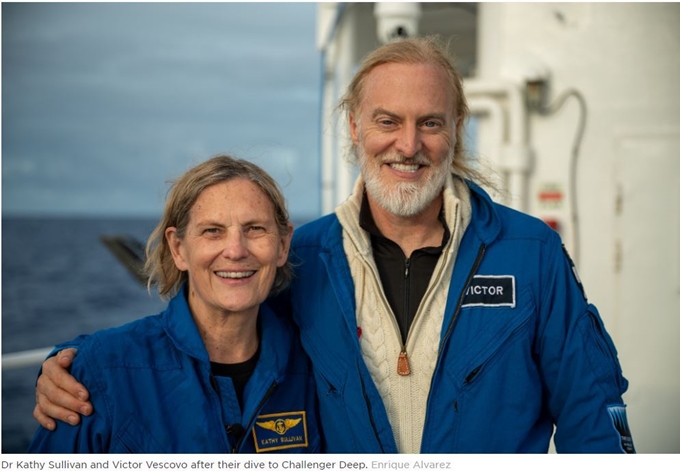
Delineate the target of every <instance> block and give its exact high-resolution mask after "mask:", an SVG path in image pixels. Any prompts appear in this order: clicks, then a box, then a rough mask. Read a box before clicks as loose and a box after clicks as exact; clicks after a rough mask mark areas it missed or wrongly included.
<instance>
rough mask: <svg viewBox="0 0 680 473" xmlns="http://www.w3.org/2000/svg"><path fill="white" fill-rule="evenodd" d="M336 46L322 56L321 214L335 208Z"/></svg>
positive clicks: (331, 45) (333, 42)
mask: <svg viewBox="0 0 680 473" xmlns="http://www.w3.org/2000/svg"><path fill="white" fill-rule="evenodd" d="M335 53H336V45H335V41H331V42H330V44H329V45H328V46H327V48H326V52H325V54H324V79H323V81H324V82H323V111H322V113H323V116H322V118H321V214H322V215H327V214H329V213H331V212H333V208H334V206H335V193H334V190H335V178H334V175H335V169H334V162H335V159H336V158H335V155H334V151H335V133H334V125H333V108H334V106H335V93H334V90H335V89H334V76H335V69H334V68H333V63H334V60H335Z"/></svg>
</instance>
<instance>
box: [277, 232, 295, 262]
mask: <svg viewBox="0 0 680 473" xmlns="http://www.w3.org/2000/svg"><path fill="white" fill-rule="evenodd" d="M291 241H293V224H292V223H290V222H288V233H287V234H285V235H281V253H280V254H279V259H278V260H277V261H276V266H277V267H279V268H280V267H281V266H283V265H285V264H286V261H288V254H289V253H290V243H291Z"/></svg>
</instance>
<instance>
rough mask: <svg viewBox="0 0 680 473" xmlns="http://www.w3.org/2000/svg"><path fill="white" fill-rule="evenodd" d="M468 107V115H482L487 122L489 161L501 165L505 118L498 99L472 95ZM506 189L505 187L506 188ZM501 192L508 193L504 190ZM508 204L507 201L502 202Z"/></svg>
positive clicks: (496, 166) (498, 166)
mask: <svg viewBox="0 0 680 473" xmlns="http://www.w3.org/2000/svg"><path fill="white" fill-rule="evenodd" d="M468 109H469V110H470V115H475V116H479V117H484V118H485V120H486V121H487V122H488V123H489V134H490V137H491V139H490V140H489V141H490V142H491V144H492V148H491V150H490V152H489V161H491V162H492V163H493V165H494V168H500V167H501V157H500V155H501V152H502V151H501V150H502V147H503V143H504V142H505V126H506V123H505V122H506V118H505V113H504V111H503V107H501V104H500V103H499V102H498V100H494V99H491V98H489V97H472V98H470V99H469V100H468ZM506 190H507V189H506ZM502 194H508V193H507V192H504V193H502ZM503 203H504V204H506V205H507V204H508V202H505V201H504V202H503Z"/></svg>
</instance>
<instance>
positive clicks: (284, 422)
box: [256, 417, 302, 435]
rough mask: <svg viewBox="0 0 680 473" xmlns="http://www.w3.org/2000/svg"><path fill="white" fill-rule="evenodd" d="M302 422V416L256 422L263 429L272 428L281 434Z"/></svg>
mask: <svg viewBox="0 0 680 473" xmlns="http://www.w3.org/2000/svg"><path fill="white" fill-rule="evenodd" d="M300 422H302V418H301V417H300V418H297V419H276V420H268V421H266V422H256V424H257V425H259V426H260V427H262V428H263V429H267V430H271V431H272V432H276V433H277V434H279V435H283V434H285V433H286V432H287V431H288V429H290V428H291V427H295V426H296V425H298V424H299V423H300Z"/></svg>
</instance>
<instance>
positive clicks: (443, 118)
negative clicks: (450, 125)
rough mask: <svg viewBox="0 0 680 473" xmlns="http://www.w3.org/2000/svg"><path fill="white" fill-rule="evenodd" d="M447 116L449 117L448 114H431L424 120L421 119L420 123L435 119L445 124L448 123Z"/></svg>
mask: <svg viewBox="0 0 680 473" xmlns="http://www.w3.org/2000/svg"><path fill="white" fill-rule="evenodd" d="M446 115H447V114H446V113H430V114H428V115H425V116H424V117H423V118H421V119H420V121H423V120H432V119H435V120H441V121H443V122H444V123H446V121H447V118H446Z"/></svg>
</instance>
